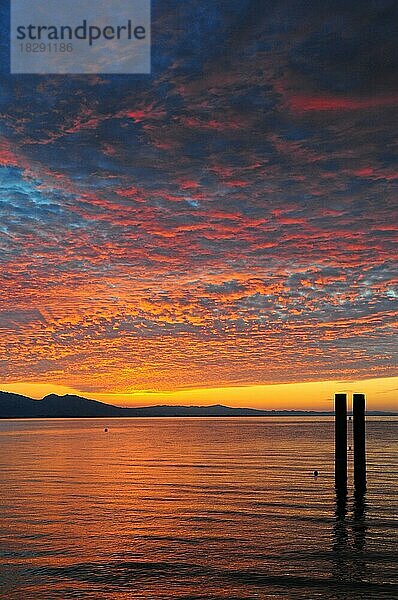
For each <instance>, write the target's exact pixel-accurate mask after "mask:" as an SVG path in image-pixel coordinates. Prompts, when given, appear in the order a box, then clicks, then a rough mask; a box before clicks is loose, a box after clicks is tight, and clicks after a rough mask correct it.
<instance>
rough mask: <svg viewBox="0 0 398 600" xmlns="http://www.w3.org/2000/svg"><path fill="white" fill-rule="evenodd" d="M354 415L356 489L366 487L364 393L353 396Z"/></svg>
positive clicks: (360, 489) (359, 489) (361, 489)
mask: <svg viewBox="0 0 398 600" xmlns="http://www.w3.org/2000/svg"><path fill="white" fill-rule="evenodd" d="M352 410H353V417H354V486H355V489H356V490H358V491H363V490H365V488H366V450H365V394H354V396H353V406H352Z"/></svg>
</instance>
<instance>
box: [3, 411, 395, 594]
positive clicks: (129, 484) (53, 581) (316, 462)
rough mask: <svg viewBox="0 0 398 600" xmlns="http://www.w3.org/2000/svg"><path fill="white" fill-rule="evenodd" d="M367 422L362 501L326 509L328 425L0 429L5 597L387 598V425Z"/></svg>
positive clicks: (54, 424)
mask: <svg viewBox="0 0 398 600" xmlns="http://www.w3.org/2000/svg"><path fill="white" fill-rule="evenodd" d="M373 423H374V424H372V423H370V424H369V426H368V430H370V436H369V444H368V452H369V456H370V462H371V463H372V464H373V465H374V467H372V466H371V468H370V473H369V480H370V488H369V491H368V495H369V494H370V496H371V497H372V502H371V503H370V502H369V501H368V500H366V501H365V497H364V496H362V497H360V496H358V495H356V496H355V498H354V497H353V496H352V494H351V495H350V496H349V497H348V498H347V497H345V496H344V497H341V496H340V497H339V495H338V496H337V497H335V496H334V489H333V479H334V478H333V471H332V469H333V423H332V422H331V420H330V419H329V420H328V419H315V420H308V419H307V420H303V419H301V420H300V419H283V420H282V421H281V420H280V419H279V420H278V419H192V420H189V421H188V420H183V419H163V420H162V419H138V420H137V419H126V420H122V419H114V420H109V421H107V422H106V423H105V422H104V421H103V420H70V421H67V420H66V421H56V420H50V421H24V422H22V421H19V422H18V421H13V422H11V421H10V422H7V423H6V422H3V423H0V445H1V447H0V450H1V451H2V452H1V457H2V459H1V461H2V469H3V480H4V486H3V488H2V489H3V493H2V495H3V502H4V507H5V509H4V511H3V517H2V519H1V541H2V548H3V549H4V551H3V558H2V561H1V564H0V568H1V571H2V574H3V575H4V578H3V580H4V581H5V592H6V597H7V598H9V599H10V600H14V599H17V598H18V599H19V598H22V597H23V598H24V599H25V598H26V599H27V600H30V599H32V600H41V599H42V598H43V599H44V598H49V597H50V598H51V599H52V598H62V599H65V600H66V599H67V598H90V599H91V598H96V599H99V600H101V599H102V598H112V599H113V598H114V599H115V600H122V599H123V600H124V598H134V599H136V598H137V599H140V598H143V599H152V598H153V599H156V600H166V599H167V600H173V599H174V598H176V599H179V598H185V599H186V600H187V599H188V598H190V599H191V598H203V599H204V598H206V599H211V598H217V599H221V598H224V599H228V600H231V599H232V598H234V599H235V598H236V599H238V598H239V599H245V600H247V598H269V597H273V598H279V599H281V600H282V599H285V598H303V599H311V600H312V599H314V598H318V597H319V598H326V599H332V598H339V599H340V598H342V599H343V598H345V597H346V596H343V595H342V593H343V592H342V590H341V585H342V584H344V585H346V586H349V589H350V590H351V591H350V593H351V594H353V593H354V592H353V591H352V589H351V587H350V586H351V584H361V585H362V584H364V585H368V584H369V583H370V584H371V585H376V584H377V585H376V587H373V588H371V591H372V594H373V595H372V598H383V597H385V596H383V595H382V594H384V593H385V592H384V591H383V589H382V588H381V587H380V585H381V586H385V585H387V584H388V577H389V574H390V562H391V558H390V557H391V555H392V551H391V548H392V537H391V529H389V528H388V527H387V528H386V527H385V524H386V523H389V522H390V520H391V518H392V513H391V504H390V499H391V498H392V497H393V496H392V494H393V493H394V490H395V489H396V488H394V486H393V485H392V482H391V480H390V479H389V477H388V473H383V472H381V471H380V470H378V469H377V457H378V455H379V452H380V444H381V438H380V435H381V434H383V435H384V441H385V443H386V442H387V443H388V442H389V440H390V441H391V440H392V439H393V435H394V434H395V429H392V428H393V427H395V426H394V425H392V426H391V424H389V425H388V426H386V425H385V424H384V425H383V424H382V423H379V422H377V421H374V422H373ZM397 423H398V422H397ZM105 427H107V428H108V429H109V431H108V433H105V432H104V428H105ZM372 431H373V433H374V435H372ZM392 447H393V446H391V448H392ZM394 448H395V447H394ZM394 452H396V450H391V452H390V455H389V458H388V457H387V458H386V459H385V463H387V464H388V461H391V464H393V463H394V460H396V454H394ZM315 469H316V470H318V471H319V476H318V477H317V478H314V477H313V475H312V473H313V471H314V470H315ZM395 485H396V484H395ZM380 490H383V495H381V496H380V494H379V491H380ZM369 511H373V513H372V519H373V526H372V527H371V528H370V534H369V524H368V521H369V517H368V513H369ZM379 521H380V523H379ZM369 535H370V542H369V541H368V540H369ZM380 540H382V543H381V544H380ZM369 543H370V551H371V553H372V557H373V559H374V557H375V556H376V558H377V560H378V561H379V563H378V564H379V567H380V568H378V569H376V570H375V569H373V570H371V571H369V568H368V562H369V559H368V545H369ZM383 553H384V555H383ZM383 556H385V557H386V558H385V559H383ZM383 560H384V562H383ZM377 586H379V587H377ZM343 591H344V590H343ZM355 593H356V595H351V596H349V597H353V598H358V599H359V598H361V599H362V598H365V597H369V596H366V594H369V589H366V587H365V588H361V589H358V590H357V591H356V592H355ZM362 594H364V595H362Z"/></svg>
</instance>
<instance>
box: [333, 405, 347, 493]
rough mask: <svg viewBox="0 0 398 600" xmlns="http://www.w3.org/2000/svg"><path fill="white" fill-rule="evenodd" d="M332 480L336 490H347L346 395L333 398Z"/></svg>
mask: <svg viewBox="0 0 398 600" xmlns="http://www.w3.org/2000/svg"><path fill="white" fill-rule="evenodd" d="M334 444H335V445H334V478H335V484H336V489H337V490H340V491H342V490H346V489H347V394H335V397H334Z"/></svg>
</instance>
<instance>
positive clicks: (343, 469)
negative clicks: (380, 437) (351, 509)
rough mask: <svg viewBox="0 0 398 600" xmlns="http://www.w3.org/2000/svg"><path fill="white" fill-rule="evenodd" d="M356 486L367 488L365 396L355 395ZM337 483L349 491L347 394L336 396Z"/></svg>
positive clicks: (357, 487)
mask: <svg viewBox="0 0 398 600" xmlns="http://www.w3.org/2000/svg"><path fill="white" fill-rule="evenodd" d="M352 412H353V434H354V435H353V438H354V440H353V441H354V486H355V489H356V490H361V491H363V490H364V489H365V488H366V447H365V395H364V394H354V395H353V405H352ZM335 483H336V488H338V489H340V490H341V489H347V394H336V395H335Z"/></svg>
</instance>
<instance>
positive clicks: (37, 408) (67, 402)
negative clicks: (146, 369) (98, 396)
mask: <svg viewBox="0 0 398 600" xmlns="http://www.w3.org/2000/svg"><path fill="white" fill-rule="evenodd" d="M366 414H367V416H374V417H394V416H398V413H394V412H391V411H368V412H367V413H366ZM333 415H334V411H308V410H260V409H255V408H231V407H229V406H223V405H222V404H215V405H211V406H171V405H155V406H144V407H140V408H122V407H120V406H114V405H112V404H105V403H103V402H98V401H97V400H89V399H87V398H82V397H80V396H74V395H68V394H67V395H65V396H58V395H56V394H50V395H49V396H45V397H44V398H42V399H41V400H34V399H33V398H29V397H28V396H22V395H20V394H12V393H10V392H1V391H0V419H98V418H104V419H111V418H132V417H135V418H150V417H154V418H160V417H163V418H167V417H174V418H178V417H184V418H194V417H207V418H210V417H213V418H214V417H216V418H225V417H229V418H230V417H331V416H333ZM348 415H349V416H350V413H348Z"/></svg>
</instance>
